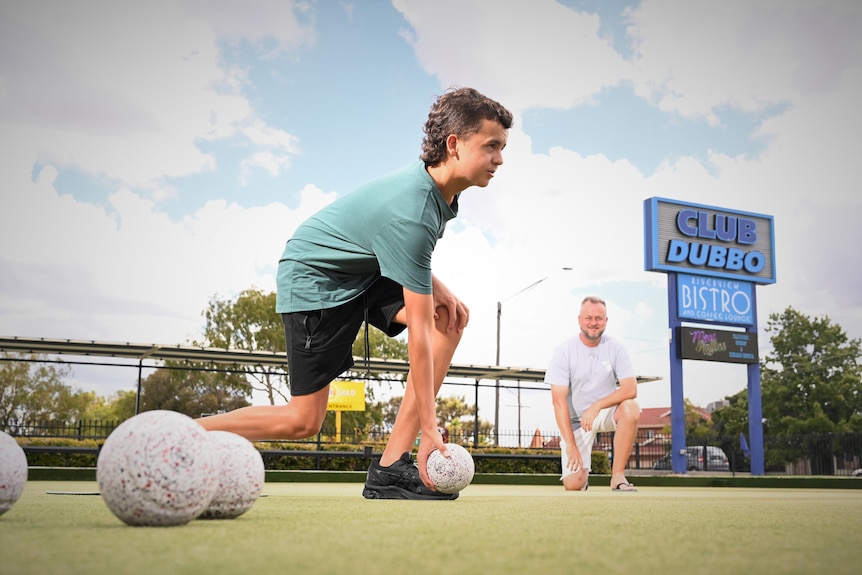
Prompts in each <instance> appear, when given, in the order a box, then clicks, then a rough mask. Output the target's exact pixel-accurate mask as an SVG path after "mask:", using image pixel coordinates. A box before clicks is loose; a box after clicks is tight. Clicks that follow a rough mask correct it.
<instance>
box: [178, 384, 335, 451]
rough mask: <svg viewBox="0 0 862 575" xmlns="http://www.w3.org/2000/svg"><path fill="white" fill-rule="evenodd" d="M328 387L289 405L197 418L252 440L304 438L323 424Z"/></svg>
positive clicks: (205, 424)
mask: <svg viewBox="0 0 862 575" xmlns="http://www.w3.org/2000/svg"><path fill="white" fill-rule="evenodd" d="M328 401H329V386H328V385H327V386H326V387H325V388H323V389H321V390H320V391H317V392H315V393H312V394H310V395H299V396H296V397H293V398H291V400H290V402H289V403H288V404H287V405H252V406H250V407H242V408H240V409H236V410H234V411H230V412H228V413H222V414H219V415H211V416H209V417H202V418H200V419H197V420H195V421H197V422H198V423H199V424H200V425H202V426H203V427H204V429H207V430H216V429H218V430H222V431H230V432H233V433H236V434H238V435H241V436H243V437H245V438H246V439H248V440H249V441H260V440H264V439H305V438H308V437H311V436H313V435H315V434H316V433H317V432H318V431H320V427H321V425H323V418H324V417H325V416H326V404H327V402H328Z"/></svg>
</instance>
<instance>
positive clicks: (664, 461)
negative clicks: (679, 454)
mask: <svg viewBox="0 0 862 575" xmlns="http://www.w3.org/2000/svg"><path fill="white" fill-rule="evenodd" d="M703 449H704V446H703V445H689V446H688V447H686V448H685V456H686V457H685V458H686V469H687V470H688V471H730V462H729V461H728V459H727V455H726V454H725V453H724V451H722V449H721V448H720V447H715V446H714V445H707V446H706V462H704V450H703ZM653 469H673V464H672V462H671V454H670V453H668V454H667V455H665V456H664V457H662V458H661V459H659V460H658V461H656V463H655V465H653Z"/></svg>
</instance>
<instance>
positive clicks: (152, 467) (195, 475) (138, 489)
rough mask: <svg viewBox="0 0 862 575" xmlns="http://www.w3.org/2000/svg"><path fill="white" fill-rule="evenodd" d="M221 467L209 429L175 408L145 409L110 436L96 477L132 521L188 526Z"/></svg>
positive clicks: (111, 504) (211, 492)
mask: <svg viewBox="0 0 862 575" xmlns="http://www.w3.org/2000/svg"><path fill="white" fill-rule="evenodd" d="M219 471H220V466H219V463H218V457H217V454H216V452H215V450H214V449H213V445H212V441H211V440H210V437H209V435H208V432H207V431H206V430H205V429H204V428H203V427H201V426H200V425H198V424H197V423H196V422H195V421H194V420H193V419H192V418H190V417H188V416H186V415H183V414H181V413H177V412H174V411H165V410H155V411H145V412H143V413H141V414H138V415H136V416H134V417H132V418H131V419H127V420H126V421H124V422H123V423H121V424H120V426H119V427H117V428H116V429H115V430H114V431H113V432H112V433H111V435H109V436H108V439H107V440H105V444H104V446H102V449H101V451H100V452H99V458H98V460H97V462H96V480H97V481H98V483H99V488H100V490H101V494H102V499H104V501H105V504H106V505H107V506H108V508H109V509H110V510H111V512H112V513H113V514H114V515H116V516H117V517H118V518H119V519H120V520H122V521H123V522H124V523H126V524H127V525H136V526H173V525H183V524H185V523H188V522H189V521H191V520H193V519H195V518H197V517H198V516H199V515H201V514H202V513H203V512H204V511H205V510H206V508H207V506H209V504H210V502H211V501H212V499H213V497H214V496H215V493H216V490H217V489H218V484H219Z"/></svg>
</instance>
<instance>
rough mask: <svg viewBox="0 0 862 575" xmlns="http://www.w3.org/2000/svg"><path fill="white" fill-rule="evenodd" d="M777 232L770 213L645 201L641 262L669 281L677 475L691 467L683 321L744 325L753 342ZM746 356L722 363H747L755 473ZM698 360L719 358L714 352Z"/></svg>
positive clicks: (751, 377)
mask: <svg viewBox="0 0 862 575" xmlns="http://www.w3.org/2000/svg"><path fill="white" fill-rule="evenodd" d="M774 235H775V232H774V222H773V219H772V216H765V215H762V214H754V213H748V212H740V211H736V210H728V209H724V208H716V207H713V206H704V205H699V204H691V203H686V202H678V201H675V200H668V199H665V198H649V199H647V200H645V201H644V267H645V269H646V270H647V271H659V272H664V273H666V274H667V278H668V282H667V288H668V292H667V295H668V327H669V328H670V334H671V337H670V342H669V349H668V355H669V357H670V389H671V449H672V457H671V461H672V467H673V471H674V473H685V472H686V465H687V461H686V456H685V447H686V437H685V394H684V391H683V372H682V360H683V354H682V350H683V346H682V345H680V343H681V342H678V341H675V340H674V338H678V337H680V336H681V334H682V329H681V328H682V323H683V322H684V321H685V322H689V323H699V324H709V325H725V326H744V327H745V333H747V334H750V336H749V338H751V339H752V340H753V343H756V341H757V298H756V291H755V284H758V283H761V284H770V283H775V247H774V246H775V238H774ZM733 333H742V332H733ZM725 335H726V334H723V337H722V338H718V337H715V340H716V343H718V341H719V339H721V340H722V341H725V340H728V339H729V340H732V339H733V336H729V337H724V336H725ZM749 338H745V337H743V336H740V337H739V338H738V339H739V341H743V340H745V341H748V339H749ZM725 347H726V344H725ZM755 349H756V347H755ZM701 351H702V350H701ZM724 351H727V350H726V349H725V350H724ZM732 354H737V355H738V356H737V355H732ZM749 355H750V352H749V351H740V350H731V351H728V352H727V354H726V355H725V356H724V358H723V359H720V361H730V360H732V361H734V362H741V363H747V364H748V366H747V372H748V428H749V429H748V432H749V437H750V442H749V443H750V448H749V449H750V453H751V473H752V475H763V474H764V473H765V467H764V456H763V411H762V403H761V390H760V365H759V363H757V361H756V360H755V361H752V360H753V359H756V358H754V357H748V356H749ZM698 359H711V360H715V358H712V357H709V358H708V357H700V358H698Z"/></svg>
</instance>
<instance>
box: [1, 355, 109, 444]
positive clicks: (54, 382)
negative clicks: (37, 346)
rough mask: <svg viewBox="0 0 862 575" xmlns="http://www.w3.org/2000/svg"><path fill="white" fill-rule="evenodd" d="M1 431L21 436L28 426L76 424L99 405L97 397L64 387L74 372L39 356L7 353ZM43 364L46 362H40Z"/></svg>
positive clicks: (4, 364) (4, 360)
mask: <svg viewBox="0 0 862 575" xmlns="http://www.w3.org/2000/svg"><path fill="white" fill-rule="evenodd" d="M2 358H3V361H0V428H2V429H4V430H6V431H7V432H10V433H18V432H20V430H21V428H22V426H24V425H25V424H28V423H36V422H39V423H49V422H50V423H58V422H62V423H74V422H76V421H78V420H79V419H81V418H82V415H83V414H84V413H86V412H87V410H88V409H89V408H90V406H91V405H93V404H94V403H96V402H97V397H96V394H94V393H92V392H82V391H81V390H79V389H73V388H71V387H70V386H68V385H66V384H64V383H63V379H64V378H66V377H68V376H69V375H71V372H72V370H71V368H70V367H69V366H67V365H63V364H55V363H49V362H48V359H47V358H46V357H45V356H42V355H38V354H32V355H31V354H14V353H3V354H2ZM40 360H42V362H40Z"/></svg>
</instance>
